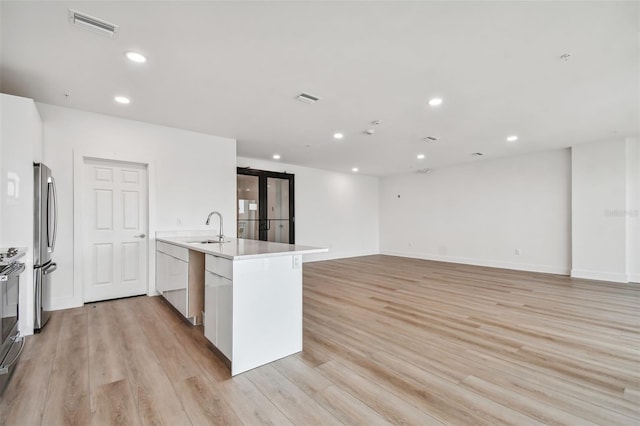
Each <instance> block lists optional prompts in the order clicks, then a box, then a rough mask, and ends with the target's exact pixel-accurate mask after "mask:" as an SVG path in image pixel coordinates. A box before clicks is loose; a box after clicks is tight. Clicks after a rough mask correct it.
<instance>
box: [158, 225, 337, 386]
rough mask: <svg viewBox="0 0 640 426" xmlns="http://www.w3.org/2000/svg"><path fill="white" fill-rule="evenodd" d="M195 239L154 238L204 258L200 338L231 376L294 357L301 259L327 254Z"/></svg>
mask: <svg viewBox="0 0 640 426" xmlns="http://www.w3.org/2000/svg"><path fill="white" fill-rule="evenodd" d="M204 239H205V238H200V239H199V240H204ZM196 240H198V238H194V237H163V238H158V241H159V242H164V243H169V244H173V245H175V246H176V248H184V249H187V250H188V251H189V252H191V251H195V252H201V253H204V255H205V262H204V270H205V272H204V275H205V277H204V319H203V323H204V335H205V337H206V338H207V339H208V340H209V341H210V342H211V343H212V344H213V346H214V347H215V348H216V349H217V355H218V356H223V360H224V361H226V363H227V364H230V366H231V375H236V374H239V373H242V372H244V371H247V370H250V369H252V368H255V367H259V366H261V365H264V364H267V363H269V362H272V361H275V360H277V359H280V358H283V357H285V356H288V355H292V354H294V353H296V352H300V351H301V350H302V254H305V253H318V252H323V251H327V250H326V249H321V248H316V247H305V246H296V245H290V244H281V243H269V242H266V241H255V240H243V239H231V240H228V241H227V242H224V243H221V244H219V243H209V244H201V243H198V242H197V241H196ZM163 279H164V278H162V277H157V282H158V283H161V282H162V280H163Z"/></svg>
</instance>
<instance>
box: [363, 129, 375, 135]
mask: <svg viewBox="0 0 640 426" xmlns="http://www.w3.org/2000/svg"><path fill="white" fill-rule="evenodd" d="M375 132H376V131H375V130H374V129H367V130H365V131H364V132H362V133H363V134H365V135H367V136H371V135H373V134H374V133H375Z"/></svg>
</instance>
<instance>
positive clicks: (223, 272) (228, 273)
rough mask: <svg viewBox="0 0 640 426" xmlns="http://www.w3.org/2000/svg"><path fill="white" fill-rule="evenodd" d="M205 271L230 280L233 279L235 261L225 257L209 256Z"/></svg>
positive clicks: (206, 260)
mask: <svg viewBox="0 0 640 426" xmlns="http://www.w3.org/2000/svg"><path fill="white" fill-rule="evenodd" d="M205 269H206V270H207V271H209V272H213V273H214V274H217V275H220V276H222V277H225V278H229V279H230V280H232V279H233V261H232V260H229V259H225V258H224V257H217V256H211V255H207V257H206V259H205Z"/></svg>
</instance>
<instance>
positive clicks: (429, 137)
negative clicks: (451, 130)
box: [422, 136, 438, 142]
mask: <svg viewBox="0 0 640 426" xmlns="http://www.w3.org/2000/svg"><path fill="white" fill-rule="evenodd" d="M422 140H423V141H425V142H435V141H437V140H438V138H436V137H435V136H427V137H426V138H422Z"/></svg>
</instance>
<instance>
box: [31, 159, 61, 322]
mask: <svg viewBox="0 0 640 426" xmlns="http://www.w3.org/2000/svg"><path fill="white" fill-rule="evenodd" d="M57 223H58V202H57V199H56V181H55V180H54V179H53V176H52V175H51V169H50V168H48V167H47V166H45V165H44V164H42V163H35V164H34V230H33V269H34V270H33V280H34V285H35V287H34V296H35V323H34V327H33V328H34V331H36V332H39V331H40V330H41V329H42V327H44V325H45V324H46V323H47V320H48V319H49V310H50V308H49V307H50V303H51V273H52V272H53V271H55V270H56V268H57V265H56V264H55V263H54V262H53V260H52V258H51V255H52V253H53V251H54V249H55V246H56V234H57V231H58V225H57Z"/></svg>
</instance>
